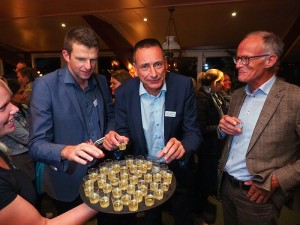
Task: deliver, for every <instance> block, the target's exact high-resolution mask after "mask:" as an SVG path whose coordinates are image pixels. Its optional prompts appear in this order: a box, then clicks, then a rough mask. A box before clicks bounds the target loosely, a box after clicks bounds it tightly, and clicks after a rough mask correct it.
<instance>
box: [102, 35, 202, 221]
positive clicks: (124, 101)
mask: <svg viewBox="0 0 300 225" xmlns="http://www.w3.org/2000/svg"><path fill="white" fill-rule="evenodd" d="M133 61H134V67H135V71H136V73H137V75H138V77H136V78H133V79H131V80H129V81H127V82H126V83H124V84H123V85H122V86H121V87H119V88H118V89H117V90H116V93H115V97H116V102H115V116H116V132H117V133H116V132H113V131H111V132H109V133H108V134H107V135H106V136H105V137H106V138H105V140H104V143H103V146H104V147H105V148H106V149H110V150H115V149H117V148H118V147H119V145H120V142H125V143H128V146H127V147H126V154H132V155H135V156H137V155H143V156H145V157H148V158H151V159H154V160H156V161H158V162H161V163H167V164H168V166H169V168H170V169H171V170H172V171H173V173H174V175H175V177H176V180H177V187H176V191H175V193H174V195H173V196H172V198H171V199H170V201H171V206H172V207H171V210H172V213H173V216H174V219H175V224H178V225H179V224H180V225H182V224H185V225H188V224H191V223H192V219H191V210H190V208H189V206H190V205H191V204H190V203H191V200H192V198H193V197H192V196H191V195H192V192H193V187H194V186H193V182H194V180H195V179H194V174H193V172H194V171H193V170H192V169H191V168H190V165H191V164H193V157H192V156H193V153H195V152H196V150H197V149H198V147H199V145H200V143H201V140H202V136H201V133H200V131H199V128H198V126H197V118H196V116H197V111H196V101H195V92H194V88H193V85H192V81H191V79H189V78H188V77H185V76H181V75H178V74H175V73H171V72H167V60H166V58H165V56H164V53H163V49H162V47H161V44H160V43H159V42H158V41H157V40H156V39H144V40H141V41H139V42H138V43H137V44H136V45H135V48H134V53H133ZM128 141H129V142H128ZM183 205H184V207H182V206H183ZM161 223H162V222H161V208H160V207H158V208H154V209H153V210H149V211H146V213H145V221H144V223H143V224H145V225H147V224H156V225H160V224H161Z"/></svg>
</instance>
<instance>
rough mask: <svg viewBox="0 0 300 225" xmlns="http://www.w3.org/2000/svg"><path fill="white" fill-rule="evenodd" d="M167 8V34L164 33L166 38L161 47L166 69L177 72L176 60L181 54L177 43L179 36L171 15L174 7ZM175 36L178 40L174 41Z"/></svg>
mask: <svg viewBox="0 0 300 225" xmlns="http://www.w3.org/2000/svg"><path fill="white" fill-rule="evenodd" d="M168 10H169V12H170V18H169V21H168V27H167V34H166V39H167V40H166V42H165V43H163V45H162V48H163V50H164V55H165V56H166V57H167V61H168V70H169V71H175V72H178V69H177V61H178V60H179V58H180V56H181V47H180V44H179V38H178V34H177V30H176V25H175V21H174V18H173V17H172V14H173V12H174V11H175V8H174V7H171V8H169V9H168ZM172 29H173V31H172ZM175 38H177V40H178V42H176V41H175Z"/></svg>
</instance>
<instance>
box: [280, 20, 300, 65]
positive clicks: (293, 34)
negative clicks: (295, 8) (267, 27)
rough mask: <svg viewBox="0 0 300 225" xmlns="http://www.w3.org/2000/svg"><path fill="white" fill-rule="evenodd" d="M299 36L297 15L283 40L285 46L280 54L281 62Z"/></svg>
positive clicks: (299, 21)
mask: <svg viewBox="0 0 300 225" xmlns="http://www.w3.org/2000/svg"><path fill="white" fill-rule="evenodd" d="M299 36H300V15H298V17H297V19H296V20H295V22H294V23H293V25H292V26H291V28H290V30H289V32H288V33H287V35H286V36H285V38H284V39H283V43H284V45H285V48H284V49H285V50H284V52H283V54H282V60H284V59H285V58H286V57H287V55H288V54H289V52H290V51H291V50H292V49H293V47H294V46H295V45H296V44H297V41H298V39H299Z"/></svg>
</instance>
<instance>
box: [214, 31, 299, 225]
mask: <svg viewBox="0 0 300 225" xmlns="http://www.w3.org/2000/svg"><path fill="white" fill-rule="evenodd" d="M282 52H283V43H282V41H281V40H280V38H279V37H277V36H276V35H275V34H273V33H269V32H265V31H258V32H253V33H250V34H248V35H247V36H246V37H245V39H244V40H243V41H242V42H241V43H240V45H239V46H238V50H237V55H236V56H235V57H234V62H235V63H236V68H237V69H238V79H239V81H241V82H244V83H247V86H246V88H245V87H244V88H241V89H238V90H237V91H235V92H234V93H233V95H232V100H231V103H230V107H229V111H228V115H225V116H224V117H223V118H222V119H221V120H220V123H219V131H220V135H221V136H222V137H224V136H225V135H227V139H226V143H225V148H224V151H223V155H222V158H221V163H220V168H221V176H220V181H221V182H220V185H221V198H222V204H223V212H224V224H225V225H253V224H266V225H271V224H272V225H274V224H277V221H278V217H279V214H280V210H281V207H282V205H283V204H284V203H285V202H286V201H287V200H288V199H289V198H290V197H291V195H292V194H293V192H294V189H295V187H296V186H297V185H299V184H300V172H299V171H300V158H299V156H300V123H299V121H300V98H299V95H300V88H299V87H297V86H295V85H291V84H288V83H286V82H283V81H282V80H280V79H278V78H277V77H276V74H275V71H277V69H278V65H279V58H280V56H281V54H282Z"/></svg>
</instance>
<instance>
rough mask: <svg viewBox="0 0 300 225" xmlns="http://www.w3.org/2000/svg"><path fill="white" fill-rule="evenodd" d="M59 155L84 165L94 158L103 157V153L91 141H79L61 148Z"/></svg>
mask: <svg viewBox="0 0 300 225" xmlns="http://www.w3.org/2000/svg"><path fill="white" fill-rule="evenodd" d="M61 157H62V158H63V159H68V160H70V161H74V162H77V163H79V164H82V165H85V164H87V163H88V162H91V161H93V159H94V158H103V157H104V153H103V152H102V151H101V150H100V149H99V148H97V147H96V146H95V145H93V144H91V143H81V144H79V145H75V146H70V145H68V146H66V147H65V148H63V150H62V151H61Z"/></svg>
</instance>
